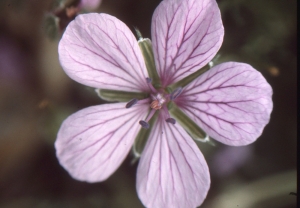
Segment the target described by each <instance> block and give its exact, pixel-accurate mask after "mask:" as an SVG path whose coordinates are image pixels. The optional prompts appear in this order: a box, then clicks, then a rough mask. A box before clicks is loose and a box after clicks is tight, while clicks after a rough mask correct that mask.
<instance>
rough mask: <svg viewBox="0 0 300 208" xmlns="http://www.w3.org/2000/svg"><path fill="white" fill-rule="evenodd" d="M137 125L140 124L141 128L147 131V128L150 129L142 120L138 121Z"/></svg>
mask: <svg viewBox="0 0 300 208" xmlns="http://www.w3.org/2000/svg"><path fill="white" fill-rule="evenodd" d="M139 124H141V126H142V127H143V128H144V129H149V127H150V125H149V124H148V123H147V122H146V121H143V120H140V122H139Z"/></svg>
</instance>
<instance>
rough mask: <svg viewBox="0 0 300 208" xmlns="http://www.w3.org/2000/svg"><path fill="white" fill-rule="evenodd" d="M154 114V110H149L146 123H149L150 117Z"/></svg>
mask: <svg viewBox="0 0 300 208" xmlns="http://www.w3.org/2000/svg"><path fill="white" fill-rule="evenodd" d="M154 113H155V110H154V109H151V111H150V113H149V115H148V116H147V119H146V121H147V122H148V121H150V119H151V118H152V116H153V115H154Z"/></svg>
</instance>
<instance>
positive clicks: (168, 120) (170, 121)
mask: <svg viewBox="0 0 300 208" xmlns="http://www.w3.org/2000/svg"><path fill="white" fill-rule="evenodd" d="M166 122H168V123H171V124H175V123H176V120H175V119H174V118H167V119H166Z"/></svg>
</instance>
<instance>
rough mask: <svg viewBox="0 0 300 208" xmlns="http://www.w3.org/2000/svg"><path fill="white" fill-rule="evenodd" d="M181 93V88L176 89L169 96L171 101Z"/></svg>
mask: <svg viewBox="0 0 300 208" xmlns="http://www.w3.org/2000/svg"><path fill="white" fill-rule="evenodd" d="M181 92H182V87H178V88H176V89H175V90H174V91H173V92H172V93H171V95H170V99H171V100H175V99H176V98H177V97H178V96H179V95H180V94H181Z"/></svg>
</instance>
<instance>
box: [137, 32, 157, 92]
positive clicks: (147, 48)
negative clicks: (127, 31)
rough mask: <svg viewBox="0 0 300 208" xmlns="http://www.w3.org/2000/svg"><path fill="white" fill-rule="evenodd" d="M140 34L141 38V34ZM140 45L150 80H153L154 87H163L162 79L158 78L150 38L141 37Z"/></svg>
mask: <svg viewBox="0 0 300 208" xmlns="http://www.w3.org/2000/svg"><path fill="white" fill-rule="evenodd" d="M138 32H139V31H138ZM138 34H139V35H140V36H141V34H140V32H139V33H138ZM138 44H139V47H140V49H141V51H142V54H143V57H144V61H145V64H146V68H147V71H148V75H149V78H151V79H152V85H153V87H155V88H156V89H158V88H160V87H161V82H160V78H159V76H158V73H157V70H156V66H155V62H154V55H153V50H152V43H151V40H150V39H148V38H142V37H140V39H139V40H138Z"/></svg>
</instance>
